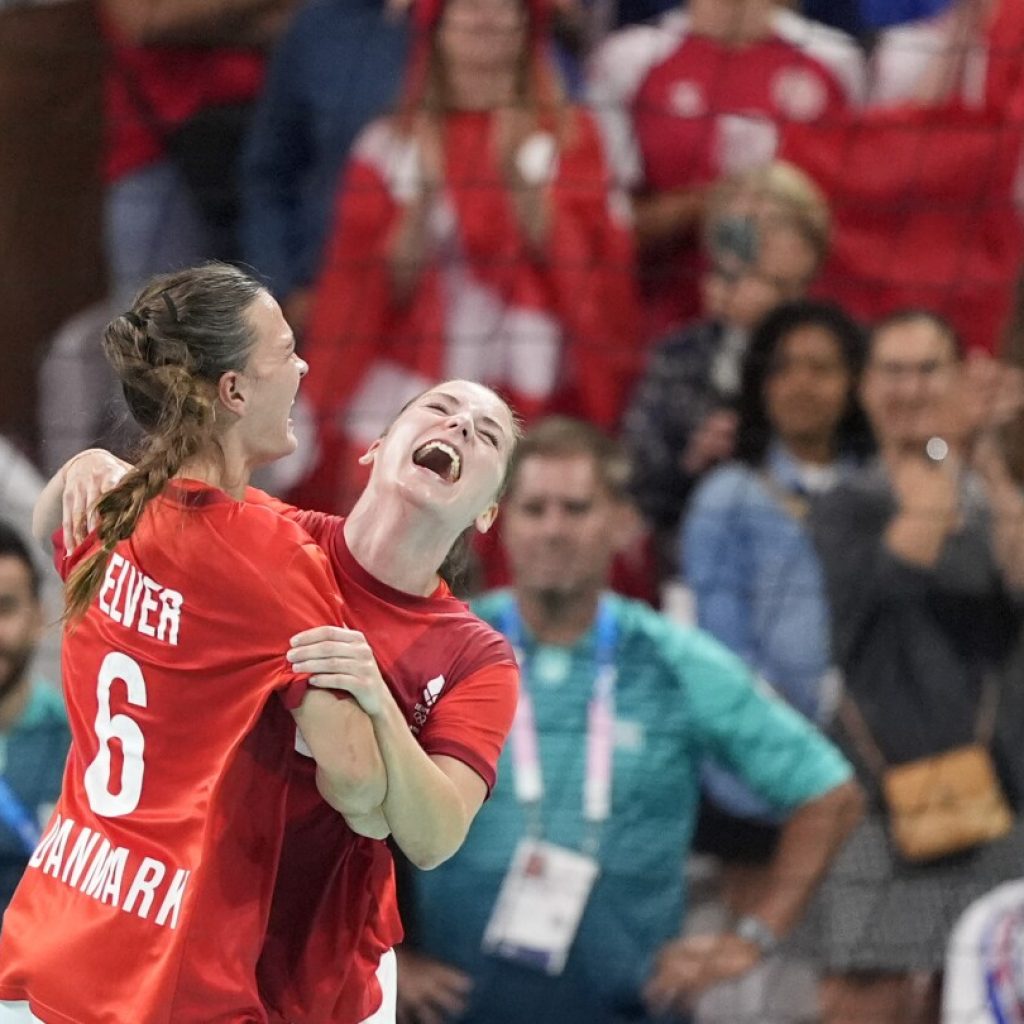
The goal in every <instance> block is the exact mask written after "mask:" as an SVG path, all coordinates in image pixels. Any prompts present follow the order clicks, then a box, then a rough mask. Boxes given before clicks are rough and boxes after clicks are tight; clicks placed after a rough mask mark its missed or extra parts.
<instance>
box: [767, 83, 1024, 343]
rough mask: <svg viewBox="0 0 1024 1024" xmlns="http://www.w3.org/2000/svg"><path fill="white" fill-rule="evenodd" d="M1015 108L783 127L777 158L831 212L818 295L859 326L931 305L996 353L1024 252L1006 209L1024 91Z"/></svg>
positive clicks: (887, 113) (1010, 208) (1015, 221)
mask: <svg viewBox="0 0 1024 1024" xmlns="http://www.w3.org/2000/svg"><path fill="white" fill-rule="evenodd" d="M1017 102H1018V103H1020V108H1019V109H1018V110H1017V111H1014V110H1013V109H1012V107H1008V108H1007V109H1006V110H1002V111H1001V110H998V109H991V110H972V109H968V108H966V107H963V106H960V105H959V104H958V103H952V104H950V105H948V106H946V107H942V108H935V109H921V108H917V107H912V106H907V107H896V108H891V109H884V110H872V111H868V112H866V113H864V114H862V115H859V116H851V117H850V118H848V119H844V120H841V121H838V122H837V123H835V124H832V125H829V126H828V127H827V128H824V127H822V128H816V129H814V130H811V129H806V128H799V129H798V128H795V127H794V128H791V129H790V131H789V132H787V136H786V140H785V144H784V154H785V156H786V157H787V158H788V159H790V160H792V161H793V163H795V164H797V165H798V166H800V167H802V168H803V169H804V170H805V171H806V172H807V173H808V174H810V175H811V177H812V178H814V180H815V181H816V182H817V183H818V184H819V185H820V186H821V187H822V189H824V191H825V192H826V193H827V195H828V196H829V200H830V204H831V206H832V210H833V214H834V228H833V242H832V250H831V254H830V257H829V260H828V263H827V264H826V266H825V268H824V270H823V273H822V275H821V278H820V281H819V287H820V290H821V292H822V294H825V295H828V296H829V298H831V299H834V300H836V301H838V302H841V303H842V304H843V305H844V306H845V308H846V309H848V310H849V311H850V312H851V313H853V314H854V315H856V316H859V317H861V318H863V319H865V320H874V319H878V318H879V317H882V316H884V315H886V314H887V313H891V312H893V311H895V310H897V309H901V308H905V307H923V308H926V309H930V310H933V311H934V312H936V313H939V314H941V315H943V316H945V317H947V318H948V319H949V320H950V321H951V322H952V323H953V325H954V326H955V327H956V328H957V330H958V331H959V332H960V334H961V335H962V337H963V338H964V341H965V343H966V345H967V346H968V347H969V348H978V349H982V350H985V351H989V352H993V351H996V350H998V348H999V345H1000V342H1001V340H1002V333H1003V329H1004V328H1005V326H1006V323H1007V319H1008V317H1009V315H1010V312H1011V310H1012V307H1013V301H1014V290H1015V287H1016V282H1017V276H1018V274H1019V272H1020V259H1021V253H1022V252H1024V228H1022V224H1021V220H1020V217H1019V216H1018V214H1017V211H1016V210H1015V208H1014V184H1015V179H1016V176H1017V173H1018V167H1019V166H1020V164H1019V158H1020V153H1021V145H1022V142H1024V120H1022V114H1024V91H1022V93H1021V94H1020V96H1019V98H1018V100H1017ZM880 154H881V156H880Z"/></svg>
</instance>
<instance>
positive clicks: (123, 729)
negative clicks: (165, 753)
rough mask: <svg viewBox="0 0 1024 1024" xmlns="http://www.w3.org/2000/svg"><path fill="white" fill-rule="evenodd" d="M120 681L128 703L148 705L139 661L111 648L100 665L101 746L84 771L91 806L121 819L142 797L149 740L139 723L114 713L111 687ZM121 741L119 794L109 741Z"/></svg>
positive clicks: (98, 732) (98, 730) (98, 714)
mask: <svg viewBox="0 0 1024 1024" xmlns="http://www.w3.org/2000/svg"><path fill="white" fill-rule="evenodd" d="M118 679H119V680H121V682H123V683H124V685H125V687H126V689H127V690H128V703H129V704H133V705H135V707H140V708H144V707H145V706H146V680H145V679H143V678H142V669H141V668H140V667H139V663H138V662H137V661H134V660H133V659H132V658H129V657H128V655H127V654H122V653H121V652H120V651H111V652H110V653H109V654H108V655H107V656H106V657H105V658H104V659H103V664H102V665H101V666H100V677H99V681H98V683H97V687H96V699H97V702H98V705H99V707H98V710H97V711H96V726H95V728H96V737H97V739H99V741H100V749H99V751H98V752H97V753H96V757H95V758H94V759H93V762H92V764H90V765H89V767H88V768H87V769H86V770H85V792H86V795H87V796H88V797H89V806H90V807H91V808H92V809H93V810H94V811H95V812H96V813H97V814H100V815H102V816H103V817H104V818H119V817H121V816H122V815H125V814H131V813H132V811H134V810H135V808H136V807H138V806H139V798H140V797H141V796H142V775H143V772H144V771H145V763H144V761H143V759H142V752H143V750H144V749H145V746H146V740H145V738H144V737H143V735H142V730H141V729H140V728H139V726H138V723H137V722H135V721H134V720H133V719H131V718H129V717H128V716H127V715H111V713H110V687H111V686H112V685H113V683H114V682H115V681H116V680H118ZM115 739H116V740H120V742H121V752H122V756H123V762H124V764H123V767H122V769H121V785H120V787H119V788H118V791H117V792H116V793H114V792H111V789H110V741H111V740H115Z"/></svg>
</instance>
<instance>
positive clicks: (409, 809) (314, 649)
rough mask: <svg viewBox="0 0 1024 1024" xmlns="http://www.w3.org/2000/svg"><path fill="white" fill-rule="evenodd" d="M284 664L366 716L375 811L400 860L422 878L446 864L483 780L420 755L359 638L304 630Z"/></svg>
mask: <svg viewBox="0 0 1024 1024" xmlns="http://www.w3.org/2000/svg"><path fill="white" fill-rule="evenodd" d="M289 658H290V659H291V660H292V664H293V667H294V668H295V670H296V671H297V672H308V673H309V674H310V682H311V683H313V685H316V686H324V687H329V688H331V689H341V690H346V691H347V692H349V693H351V694H352V695H353V696H354V697H355V698H356V700H357V701H358V702H359V704H360V705H361V706H362V707H363V709H364V710H365V711H366V713H367V714H368V715H369V716H370V718H371V720H372V722H373V732H374V736H375V737H376V740H377V745H378V748H379V750H380V755H381V758H382V760H383V762H384V768H385V771H386V773H387V794H386V796H385V797H384V800H383V803H382V805H381V810H382V811H383V814H384V817H385V818H386V819H387V822H388V825H389V826H390V828H391V834H392V835H393V836H394V839H395V842H396V843H397V844H398V846H399V848H400V849H401V850H402V852H403V853H404V854H405V855H406V856H407V857H408V858H409V860H410V861H411V862H412V863H413V864H415V865H416V867H418V868H421V869H424V870H426V869H430V868H433V867H437V865H438V864H441V863H442V862H443V861H445V860H447V859H448V858H449V857H450V856H451V855H452V854H453V853H455V851H456V850H458V849H459V847H460V846H461V845H462V843H463V841H464V840H465V838H466V833H467V832H468V831H469V826H470V824H471V823H472V821H473V818H474V817H475V816H476V813H477V811H478V810H479V809H480V806H481V805H482V803H483V801H484V797H485V796H486V795H487V786H486V784H485V783H484V781H483V779H481V778H480V776H479V775H477V774H476V772H474V771H473V770H472V769H471V768H469V767H468V766H467V765H465V764H463V763H462V762H461V761H459V760H457V759H455V758H451V757H444V756H437V757H431V756H430V755H428V754H427V753H426V752H425V751H424V750H423V748H422V747H421V746H420V745H419V743H418V742H417V740H416V737H415V736H413V734H412V732H411V730H410V729H409V724H408V722H406V720H405V718H404V716H403V715H402V712H401V709H400V708H399V707H398V705H397V704H396V703H395V700H394V698H393V697H392V696H391V693H390V691H389V690H388V688H387V685H386V684H385V682H384V680H383V678H382V677H381V675H380V670H379V669H378V667H377V663H376V660H375V659H374V656H373V651H372V650H371V649H370V646H369V644H367V642H366V639H365V638H364V637H363V635H362V634H361V633H359V632H357V631H356V630H350V629H342V628H340V627H336V626H323V627H320V628H319V629H313V630H307V631H306V632H305V633H302V634H300V635H299V636H297V637H296V638H295V640H294V641H293V647H292V650H291V652H290V654H289Z"/></svg>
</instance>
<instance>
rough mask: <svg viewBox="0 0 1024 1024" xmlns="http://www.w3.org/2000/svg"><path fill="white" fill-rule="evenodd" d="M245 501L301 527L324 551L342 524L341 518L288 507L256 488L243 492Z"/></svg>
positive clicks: (278, 499) (286, 504)
mask: <svg viewBox="0 0 1024 1024" xmlns="http://www.w3.org/2000/svg"><path fill="white" fill-rule="evenodd" d="M245 500H246V501H247V502H250V503H251V504H253V505H264V506H266V507H267V508H269V509H273V511H274V512H276V513H277V514H278V515H279V516H282V517H283V518H284V519H287V520H288V521H289V522H292V523H295V524H296V525H298V526H301V527H302V529H303V530H305V531H306V533H308V534H309V535H310V537H312V538H313V540H315V541H316V542H317V544H319V545H320V547H322V548H324V549H325V550H326V549H328V548H329V545H330V544H331V541H332V538H333V536H334V534H335V532H336V531H337V530H338V528H339V527H340V526H341V524H342V523H343V522H344V519H343V517H342V516H333V515H330V514H329V513H327V512H313V511H312V510H310V509H301V508H296V507H295V506H294V505H289V504H288V503H287V502H285V501H281V499H280V498H275V497H273V495H270V494H267V493H266V492H265V491H261V490H259V489H258V488H256V487H248V488H246V492H245Z"/></svg>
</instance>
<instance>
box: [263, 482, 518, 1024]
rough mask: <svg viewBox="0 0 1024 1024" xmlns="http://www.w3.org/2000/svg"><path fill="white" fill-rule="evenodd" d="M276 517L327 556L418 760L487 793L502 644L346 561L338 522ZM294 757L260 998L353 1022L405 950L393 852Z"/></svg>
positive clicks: (495, 753) (510, 691)
mask: <svg viewBox="0 0 1024 1024" xmlns="http://www.w3.org/2000/svg"><path fill="white" fill-rule="evenodd" d="M250 494H251V500H253V501H264V502H266V501H269V500H270V499H268V498H267V497H266V495H262V494H260V493H259V492H252V491H251V492H250ZM273 507H274V508H276V509H278V510H279V511H280V512H281V513H282V514H283V515H285V516H287V517H289V518H292V519H294V520H295V521H296V522H298V523H299V524H301V525H302V526H303V527H304V528H305V529H306V530H308V531H309V533H310V534H311V535H312V536H313V538H314V539H315V540H316V541H317V543H318V544H319V545H320V546H321V547H322V548H323V549H324V550H325V551H326V552H327V554H328V556H329V559H330V563H331V567H332V569H333V570H334V572H335V574H336V576H337V580H338V584H339V585H340V587H341V592H342V595H343V598H344V602H345V619H346V625H348V626H349V627H350V628H352V629H358V630H360V631H361V632H363V633H364V634H365V635H366V639H367V641H368V642H369V644H370V646H371V647H372V648H373V652H374V655H375V656H376V658H377V663H378V665H379V666H380V669H381V673H382V675H383V676H384V680H385V682H386V683H387V684H388V688H389V689H390V690H391V692H392V694H393V695H394V697H395V699H396V700H397V701H398V703H399V706H400V707H401V708H402V710H403V711H404V713H405V717H406V720H407V721H408V723H409V728H410V729H412V731H413V732H414V733H415V734H416V736H417V738H418V739H419V742H420V744H421V745H422V746H423V748H424V750H426V751H427V753H428V754H431V755H436V754H443V755H446V756H449V757H454V758H458V759H459V760H460V761H463V762H464V763H465V764H467V765H469V766H470V767H471V768H472V769H473V770H474V771H476V772H477V773H478V774H479V775H480V777H481V778H482V779H483V780H484V781H485V782H486V783H487V786H488V788H489V789H490V788H491V787H493V785H494V782H495V773H496V766H497V762H498V757H499V755H500V753H501V747H502V745H503V744H504V742H505V738H506V736H507V735H508V731H509V729H510V728H511V725H512V717H513V715H514V714H515V707H516V699H517V694H518V682H519V672H518V669H517V667H516V664H515V656H514V655H513V653H512V650H511V648H510V647H509V645H508V643H507V641H506V640H505V639H504V638H503V637H502V636H501V635H500V634H499V633H497V632H496V631H495V630H494V629H492V628H491V627H490V626H488V625H486V624H485V623H483V622H481V621H480V620H479V619H478V618H477V617H476V616H475V615H474V614H473V613H472V612H471V611H470V610H469V609H468V608H467V607H466V605H465V604H463V603H462V602H461V601H459V600H457V599H456V598H455V597H453V596H452V594H451V591H450V590H449V589H448V587H447V586H445V585H444V584H441V585H440V586H439V587H438V589H437V590H436V591H435V592H434V593H433V594H432V595H430V596H429V597H414V596H411V595H409V594H404V593H402V592H401V591H398V590H394V589H393V588H391V587H388V586H386V585H385V584H383V583H381V582H380V581H379V580H376V579H375V578H374V577H373V576H371V575H370V574H369V573H368V572H366V570H365V569H363V568H362V567H361V566H360V565H359V563H358V562H356V560H355V558H353V556H352V554H351V552H350V551H349V550H348V547H347V546H346V544H345V538H344V534H343V532H342V530H343V525H344V520H343V519H341V518H340V517H337V516H327V515H322V514H320V513H316V512H297V511H296V510H295V509H292V508H289V507H288V506H285V505H282V504H280V503H277V502H274V503H273ZM296 759H297V762H298V763H297V766H296V769H295V771H294V772H293V774H292V778H291V782H290V783H289V796H288V827H287V830H286V835H285V844H284V850H283V852H282V856H281V870H280V873H279V877H278V885H277V888H276V889H275V892H274V902H273V908H272V911H271V918H270V928H269V931H268V935H267V944H266V947H265V949H264V953H263V957H262V958H261V960H260V967H259V979H260V989H261V992H262V994H263V996H264V999H265V1001H266V1004H267V1007H268V1009H269V1010H270V1011H271V1016H270V1019H271V1021H274V1022H287V1024H356V1022H358V1021H361V1020H363V1019H364V1018H365V1017H367V1016H369V1015H370V1014H371V1013H373V1012H374V1011H375V1010H376V1009H377V1008H378V1006H379V1005H380V1000H381V992H380V987H379V985H378V984H377V981H376V978H375V976H374V971H375V970H376V967H377V964H378V961H379V960H380V957H381V954H382V953H383V952H385V951H386V950H388V949H390V948H391V947H392V946H394V945H395V944H396V943H397V942H399V941H400V940H401V938H402V926H401V921H400V920H399V917H398V909H397V903H396V901H395V883H394V869H393V863H392V859H391V853H390V851H389V850H388V847H387V844H386V843H384V842H380V841H377V840H372V839H365V838H363V837H361V836H356V835H354V834H353V833H352V831H351V830H350V829H349V828H348V826H347V825H346V824H345V822H344V819H343V818H342V817H341V815H339V814H337V813H336V812H335V811H333V810H332V809H331V808H330V807H328V805H327V804H326V803H324V801H323V800H322V799H321V798H320V795H319V793H318V792H317V789H316V782H315V772H314V766H313V762H312V761H311V760H310V759H309V758H304V757H302V756H301V755H299V754H296Z"/></svg>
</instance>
